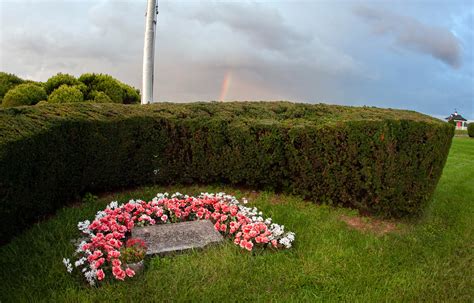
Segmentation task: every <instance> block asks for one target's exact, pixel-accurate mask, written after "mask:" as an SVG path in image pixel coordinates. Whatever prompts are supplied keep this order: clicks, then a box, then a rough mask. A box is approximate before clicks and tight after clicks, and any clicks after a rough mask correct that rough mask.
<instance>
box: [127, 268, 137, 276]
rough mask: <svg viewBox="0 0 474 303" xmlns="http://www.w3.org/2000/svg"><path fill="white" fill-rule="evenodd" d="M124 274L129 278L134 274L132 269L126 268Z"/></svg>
mask: <svg viewBox="0 0 474 303" xmlns="http://www.w3.org/2000/svg"><path fill="white" fill-rule="evenodd" d="M125 273H126V274H127V276H129V277H130V278H131V277H133V276H134V275H135V272H134V271H133V269H131V268H127V269H126V270H125Z"/></svg>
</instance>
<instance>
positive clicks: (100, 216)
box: [95, 210, 107, 220]
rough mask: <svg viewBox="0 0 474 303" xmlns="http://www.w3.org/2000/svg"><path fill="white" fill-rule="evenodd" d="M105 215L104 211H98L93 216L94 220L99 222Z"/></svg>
mask: <svg viewBox="0 0 474 303" xmlns="http://www.w3.org/2000/svg"><path fill="white" fill-rule="evenodd" d="M106 215H107V214H106V213H105V211H103V210H100V211H98V212H97V214H96V215H95V219H96V220H99V219H100V218H103V217H105V216H106Z"/></svg>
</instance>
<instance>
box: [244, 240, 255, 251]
mask: <svg viewBox="0 0 474 303" xmlns="http://www.w3.org/2000/svg"><path fill="white" fill-rule="evenodd" d="M252 248H253V243H252V242H247V243H245V249H246V250H248V251H251V250H252Z"/></svg>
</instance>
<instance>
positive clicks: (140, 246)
mask: <svg viewBox="0 0 474 303" xmlns="http://www.w3.org/2000/svg"><path fill="white" fill-rule="evenodd" d="M146 249H147V247H146V243H145V241H143V240H142V239H138V238H130V239H128V240H127V242H125V245H124V246H123V247H122V248H120V260H121V261H122V262H124V263H126V264H129V263H137V262H140V261H142V260H143V259H144V258H145V254H146Z"/></svg>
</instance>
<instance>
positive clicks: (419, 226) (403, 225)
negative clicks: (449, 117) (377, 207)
mask: <svg viewBox="0 0 474 303" xmlns="http://www.w3.org/2000/svg"><path fill="white" fill-rule="evenodd" d="M164 191H168V192H175V191H179V192H182V193H186V194H197V193H200V192H202V191H208V192H216V191H225V192H227V193H231V194H234V195H236V196H237V197H244V196H245V197H249V198H250V201H251V204H252V205H256V206H258V207H259V208H261V209H262V210H263V211H264V213H265V214H266V215H268V216H271V217H273V218H274V221H275V222H278V223H281V224H284V225H285V227H286V228H288V229H289V230H292V231H295V232H296V235H297V238H296V242H295V247H294V248H292V249H290V250H287V251H279V252H276V253H275V252H259V253H254V254H251V253H248V252H246V251H242V250H241V249H240V248H238V247H236V246H235V245H233V244H232V243H231V242H226V243H225V244H224V245H221V246H217V247H211V248H208V249H205V250H204V251H195V252H190V253H186V254H183V255H179V256H174V257H166V258H158V257H156V258H153V259H150V260H148V261H147V268H146V270H145V272H144V273H143V274H141V275H139V276H137V277H136V278H134V279H131V280H129V281H126V282H113V283H109V284H106V285H103V286H102V287H100V288H90V287H88V286H86V285H85V284H83V283H81V282H80V280H76V279H73V278H72V277H71V276H70V275H69V274H68V273H66V271H65V269H64V266H63V264H62V263H61V260H62V258H63V257H68V256H70V255H71V254H72V252H73V249H74V248H73V246H72V245H71V244H70V241H71V240H72V239H74V238H76V237H77V229H76V224H77V222H78V221H80V220H84V219H86V218H91V217H93V216H94V214H95V212H96V211H97V210H99V209H102V208H104V206H105V205H106V204H107V203H109V202H110V201H112V200H118V201H122V202H124V201H127V200H128V199H130V198H142V199H150V198H151V197H153V196H154V195H155V194H156V193H158V192H164ZM473 197H474V140H473V139H469V138H455V139H454V142H453V146H452V149H451V153H450V156H449V158H448V162H447V164H446V167H445V169H444V173H443V176H442V178H441V180H440V182H439V185H438V188H437V190H436V192H435V195H434V198H433V202H432V203H431V204H430V206H429V208H428V209H427V211H426V214H425V216H424V217H423V218H421V219H418V220H416V221H415V220H411V221H403V222H399V223H398V224H399V226H400V228H399V229H398V232H394V233H389V234H385V235H383V236H378V235H376V234H372V233H370V232H366V233H362V232H359V231H357V230H353V229H350V228H348V227H347V225H346V224H345V223H344V222H342V221H341V220H340V219H339V218H340V216H341V215H343V214H344V215H348V216H355V215H356V212H355V211H353V210H348V209H340V208H339V209H336V208H331V207H328V206H321V205H315V204H312V203H310V202H308V201H302V200H301V199H300V198H298V197H293V196H287V195H276V194H274V193H271V192H259V193H252V192H249V191H246V190H241V189H235V188H231V187H225V186H187V187H182V186H175V187H144V188H139V189H136V190H133V191H130V192H122V193H117V194H113V195H108V196H106V197H103V198H101V199H99V200H98V201H94V202H90V203H86V204H83V205H81V206H80V207H69V208H64V209H63V210H61V211H59V212H58V213H57V215H56V216H55V217H54V218H52V219H50V220H48V221H45V222H43V223H40V224H37V225H36V226H34V227H33V228H32V229H30V230H29V231H27V232H25V233H24V234H22V235H21V236H19V237H17V238H15V239H14V240H13V241H12V242H11V243H10V244H8V245H6V246H3V247H1V248H0V268H1V269H2V270H1V271H0V280H1V284H0V301H1V302H24V301H32V302H33V301H34V302H35V301H48V302H82V301H86V302H99V301H104V302H115V301H121V302H131V301H136V302H157V301H250V300H253V301H254V300H261V301H272V300H274V301H351V302H353V301H359V302H369V301H370V302H380V301H408V302H413V301H443V302H446V301H464V302H472V301H473V300H474V291H473V290H474V280H473V279H474V278H473V277H474V262H473V256H474V244H473V243H474V242H473V239H474V234H473V227H472V226H473V224H472V222H473V221H474V199H473ZM12 203H14V202H13V201H12ZM39 207H40V206H39Z"/></svg>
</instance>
